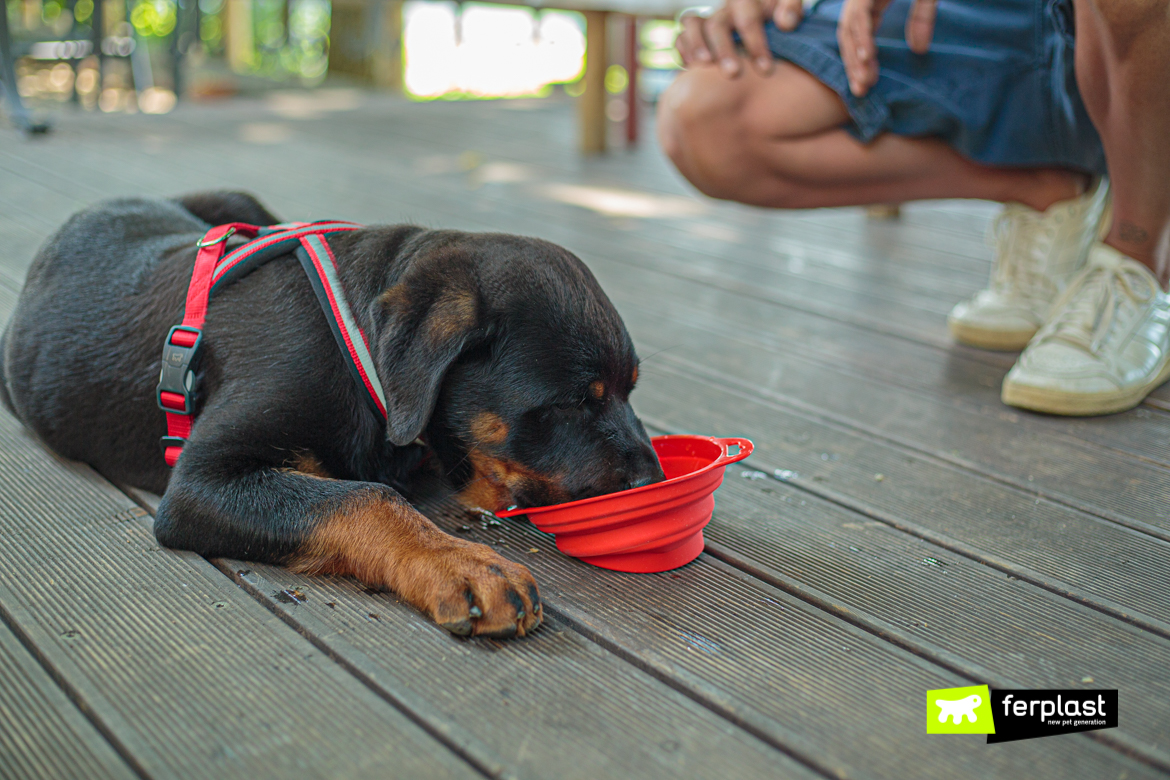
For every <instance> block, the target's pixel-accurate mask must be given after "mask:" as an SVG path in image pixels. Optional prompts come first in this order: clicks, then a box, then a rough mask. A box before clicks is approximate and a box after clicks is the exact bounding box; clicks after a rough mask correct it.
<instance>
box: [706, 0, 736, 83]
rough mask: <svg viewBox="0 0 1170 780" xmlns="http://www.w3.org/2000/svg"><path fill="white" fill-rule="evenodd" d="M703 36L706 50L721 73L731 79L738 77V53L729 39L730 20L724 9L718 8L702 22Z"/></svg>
mask: <svg viewBox="0 0 1170 780" xmlns="http://www.w3.org/2000/svg"><path fill="white" fill-rule="evenodd" d="M703 35H704V37H705V38H706V40H707V48H709V49H710V50H711V53H712V55H713V56H714V58H715V60H716V62H718V63H719V67H720V68H721V69H722V70H723V72H724V73H725V74H726V75H728V76H730V77H731V78H735V77H736V76H738V75H739V70H740V67H739V53H738V52H737V51H736V50H735V42H734V41H733V40H732V38H731V19H730V17H729V15H728V13H727V9H726V8H720V9H719V10H718V11H716V12H715V13H714V14H712V15H711V17H710V18H708V19H707V20H706V22H704V24H703Z"/></svg>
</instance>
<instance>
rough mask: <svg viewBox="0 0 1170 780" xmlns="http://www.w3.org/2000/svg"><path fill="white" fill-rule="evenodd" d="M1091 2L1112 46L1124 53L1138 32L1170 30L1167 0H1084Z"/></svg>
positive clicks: (1156, 32)
mask: <svg viewBox="0 0 1170 780" xmlns="http://www.w3.org/2000/svg"><path fill="white" fill-rule="evenodd" d="M1084 2H1088V3H1092V5H1093V6H1094V7H1095V9H1096V11H1097V16H1098V17H1099V18H1100V20H1101V22H1103V23H1104V26H1105V28H1106V30H1107V32H1108V37H1109V38H1111V39H1112V40H1113V44H1114V48H1115V49H1119V51H1118V53H1119V54H1124V53H1125V51H1126V50H1127V49H1128V48H1129V44H1130V43H1131V42H1132V41H1133V40H1134V39H1135V38H1137V37H1138V36H1139V35H1142V34H1143V33H1147V32H1154V33H1155V34H1158V35H1162V36H1164V35H1166V33H1167V30H1170V0H1084Z"/></svg>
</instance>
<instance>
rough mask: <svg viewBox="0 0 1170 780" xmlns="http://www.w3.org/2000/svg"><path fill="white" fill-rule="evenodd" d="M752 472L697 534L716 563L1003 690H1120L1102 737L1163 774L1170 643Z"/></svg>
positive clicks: (735, 477)
mask: <svg viewBox="0 0 1170 780" xmlns="http://www.w3.org/2000/svg"><path fill="white" fill-rule="evenodd" d="M752 465H754V464H752V463H751V462H750V460H749V461H748V463H747V466H746V467H744V468H741V467H738V466H737V467H734V468H732V469H729V470H728V472H727V478H726V480H725V482H724V485H723V487H722V488H721V489H720V491H719V511H718V513H717V515H716V517H715V518H714V520H713V521H712V522H711V524H710V525H709V526H708V528H707V531H706V532H705V533H706V538H707V541H708V543H709V546H710V547H711V549H712V550H713V551H714V553H715V554H716V555H717V556H718V557H719V558H721V559H723V560H725V561H727V562H729V563H735V564H738V565H741V566H744V567H745V568H749V569H750V570H751V571H753V572H754V573H756V574H758V575H759V576H761V577H763V578H766V579H767V580H768V581H770V582H772V583H774V584H776V585H778V586H779V587H781V588H785V589H788V590H790V591H791V592H794V593H796V594H798V595H802V596H806V597H809V598H813V599H815V600H816V601H817V602H818V603H819V604H822V605H823V606H824V607H826V608H829V609H831V610H833V611H834V612H836V613H837V614H840V615H842V616H844V617H846V618H847V619H852V620H859V621H863V622H864V624H865V625H866V626H867V627H869V628H871V630H873V631H875V632H877V633H880V634H881V635H883V636H885V637H888V638H889V639H890V640H891V641H894V642H897V643H898V644H900V645H902V646H903V647H907V648H909V649H911V650H913V651H914V652H917V653H919V654H921V655H924V656H927V657H931V658H937V659H939V660H940V663H943V664H945V665H946V666H948V667H949V668H952V669H955V670H957V671H959V672H960V673H963V674H966V675H968V676H970V677H971V678H972V679H978V680H986V681H989V682H991V683H992V684H993V685H994V686H996V687H999V688H1098V687H1104V688H1118V689H1119V690H1120V691H1121V693H1120V696H1121V698H1122V700H1124V701H1125V703H1126V705H1125V720H1124V723H1123V724H1122V725H1121V728H1120V729H1118V730H1117V731H1110V732H1108V733H1104V732H1103V733H1101V734H1100V735H1099V736H1100V737H1101V738H1102V739H1107V740H1117V741H1118V744H1122V745H1124V746H1125V747H1126V749H1129V750H1133V751H1138V752H1141V753H1143V754H1145V755H1148V756H1150V757H1151V758H1153V759H1154V760H1157V761H1159V762H1160V763H1162V764H1164V765H1167V766H1170V720H1167V718H1166V717H1165V715H1166V702H1167V701H1170V676H1168V675H1167V674H1166V670H1167V669H1170V639H1166V638H1164V637H1161V636H1157V635H1154V634H1151V633H1150V632H1148V631H1143V630H1142V629H1140V628H1138V627H1136V626H1134V625H1132V624H1130V623H1127V622H1125V621H1124V620H1119V619H1113V618H1109V617H1107V616H1105V615H1102V614H1101V612H1099V611H1097V610H1094V609H1091V608H1089V607H1086V606H1084V605H1081V604H1077V603H1076V602H1074V601H1071V600H1070V599H1066V598H1062V597H1060V596H1057V595H1055V594H1053V593H1052V592H1050V591H1047V590H1044V589H1042V588H1039V587H1036V586H1035V585H1033V584H1031V583H1029V582H1026V581H1024V580H1021V579H1019V578H1016V577H1013V576H1011V575H1005V574H1004V573H1002V572H998V571H995V570H993V569H991V568H990V567H988V566H984V565H981V564H979V563H978V562H976V561H972V560H971V559H969V558H966V557H964V556H961V555H956V554H954V553H952V552H951V551H950V550H947V549H945V548H942V547H939V546H938V545H934V544H931V543H929V542H927V541H924V540H922V539H919V538H916V537H913V536H910V535H909V534H906V533H903V532H901V531H899V530H897V529H895V528H891V527H890V526H888V525H886V524H884V523H881V522H877V521H874V520H871V519H870V518H868V517H866V516H864V515H860V514H857V513H856V512H850V511H848V510H846V509H843V508H842V507H840V506H838V505H836V504H833V503H830V502H828V501H825V500H824V499H820V498H818V497H816V496H813V495H810V494H809V493H808V492H806V491H802V490H799V489H798V488H795V487H793V486H792V485H788V484H786V483H784V482H781V481H779V480H775V479H755V478H750V477H754V476H755V474H756V473H757V472H755V470H754V469H752ZM745 474H747V475H748V477H749V478H748V479H745V478H744V475H745ZM989 605H994V608H989ZM1085 637H1092V640H1093V641H1092V642H1091V643H1086V642H1084V641H1082V640H1083V639H1084V638H1085ZM1020 644H1023V645H1025V646H1027V647H1028V648H1029V652H1028V653H1021V652H1019V651H1018V649H1017V648H1018V646H1019V645H1020ZM1086 677H1087V678H1089V679H1090V680H1092V682H1091V683H1084V682H1083V680H1084V679H1085V678H1086Z"/></svg>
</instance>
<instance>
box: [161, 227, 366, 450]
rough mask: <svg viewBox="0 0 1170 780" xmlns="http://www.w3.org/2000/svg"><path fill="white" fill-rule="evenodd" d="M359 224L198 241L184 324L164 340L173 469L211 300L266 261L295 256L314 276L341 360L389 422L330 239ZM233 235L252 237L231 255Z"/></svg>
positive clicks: (248, 231)
mask: <svg viewBox="0 0 1170 780" xmlns="http://www.w3.org/2000/svg"><path fill="white" fill-rule="evenodd" d="M361 227H362V226H361V225H357V224H355V223H353V222H313V223H304V222H294V223H287V224H283V225H273V226H269V227H258V226H256V225H245V224H242V223H233V224H230V225H219V226H217V227H214V228H212V229H211V230H209V231H207V233H206V234H205V235H204V236H203V239H202V240H201V241H199V244H198V246H199V254H198V256H197V257H196V258H195V268H194V270H193V271H192V273H191V284H190V285H189V286H188V288H187V304H186V309H185V311H184V315H183V322H182V324H180V325H176V326H175V327H173V328H171V331H170V333H168V334H167V338H166V341H165V342H164V343H163V356H162V370H161V372H160V374H159V383H158V390H157V401H158V405H159V408H161V409H162V410H163V411H164V412H166V418H167V435H166V436H164V437H163V439H162V450H163V457H164V459H165V460H166V462H167V465H168V466H174V465H175V463H177V462H178V460H179V454H180V453H181V452H182V450H183V445H184V444H185V443H186V440H187V438H188V437H189V436H190V435H191V426H192V421H193V419H194V412H195V410H194V407H195V386H194V385H195V373H196V371H197V369H198V362H199V358H200V355H201V350H202V346H203V331H202V328H203V320H204V318H205V317H206V316H207V306H208V304H209V302H210V300H211V296H212V295H214V294H215V293H216V292H217V291H218V290H220V289H222V288H223V287H225V286H227V285H228V284H231V283H232V282H234V281H236V280H237V279H239V278H240V277H242V276H244V275H246V274H247V273H249V272H251V271H252V270H253V269H255V268H257V267H259V266H260V265H263V264H264V263H266V262H268V261H269V260H272V259H274V258H277V257H280V256H282V255H287V254H289V253H290V252H295V253H296V255H297V259H298V260H299V261H300V263H301V267H302V268H303V269H304V270H305V274H306V275H307V276H308V277H309V282H310V283H311V285H312V287H313V292H314V293H315V294H316V296H317V300H318V302H319V303H320V304H321V309H322V311H323V312H324V313H325V319H326V320H327V321H328V322H329V326H330V329H331V330H332V331H333V335H334V338H335V339H336V340H337V344H338V346H339V347H340V348H341V352H342V356H343V357H344V358H345V361H346V364H347V365H348V366H349V369H350V372H351V373H352V374H353V376H354V379H355V381H356V382H357V383H358V384H359V385H360V386H361V388H362V391H363V392H362V394H363V395H364V396H365V397H366V398H367V399H368V400H369V402H370V406H371V408H372V409H373V410H374V411H375V412H376V413H377V414H378V415H380V416H381V417H382V419H383V420H385V418H386V397H385V395H384V394H383V392H382V384H381V382H379V381H378V374H377V371H376V370H375V368H374V361H373V359H372V357H371V356H370V349H369V344H368V343H367V342H366V336H365V334H364V333H362V330H361V328H360V327H359V326H358V324H357V319H356V318H355V317H354V315H353V311H352V310H351V309H350V307H349V303H348V302H347V301H346V299H345V294H344V291H343V288H342V285H341V280H340V278H339V275H338V272H337V263H336V260H335V258H334V256H333V252H332V251H331V250H330V249H329V244H328V243H327V241H326V239H325V236H326V235H328V234H330V233H338V232H343V231H350V230H358V229H360V228H361ZM232 235H244V236H248V237H249V238H253V240H251V241H249V242H248V243H246V244H244V245H243V246H241V247H238V248H237V249H235V250H234V251H232V252H231V253H230V254H228V255H227V257H224V249H225V247H226V245H227V241H228V239H229V238H230V237H231V236H232Z"/></svg>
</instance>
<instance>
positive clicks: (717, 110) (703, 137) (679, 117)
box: [658, 67, 742, 164]
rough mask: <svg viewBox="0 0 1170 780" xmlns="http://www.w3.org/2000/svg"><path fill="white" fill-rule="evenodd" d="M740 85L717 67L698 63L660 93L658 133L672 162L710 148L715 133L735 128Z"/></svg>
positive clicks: (739, 105) (738, 107)
mask: <svg viewBox="0 0 1170 780" xmlns="http://www.w3.org/2000/svg"><path fill="white" fill-rule="evenodd" d="M739 86H740V85H739V84H737V83H736V82H735V81H732V80H729V79H728V78H727V77H726V76H723V75H722V74H721V73H720V72H719V71H718V69H717V68H714V67H697V68H692V69H691V70H687V71H684V72H682V73H680V74H679V75H678V78H676V79H675V80H674V83H673V84H671V85H670V88H669V89H667V90H666V92H665V93H663V95H662V99H661V100H660V101H659V104H658V135H659V139H660V140H661V142H662V148H663V149H664V150H665V151H666V154H667V155H668V156H669V157H670V158H671V159H672V160H674V162H675V164H678V162H679V161H680V160H682V159H683V158H686V157H689V156H693V155H695V154H702V153H703V152H705V151H710V150H712V146H711V144H710V143H709V142H710V141H711V140H712V139H713V138H714V137H716V136H720V135H725V134H727V133H728V132H734V125H735V124H736V123H737V122H738V114H739V110H740V108H741V103H742V100H741V98H740V95H739V92H740V90H739V89H737V87H739Z"/></svg>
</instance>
